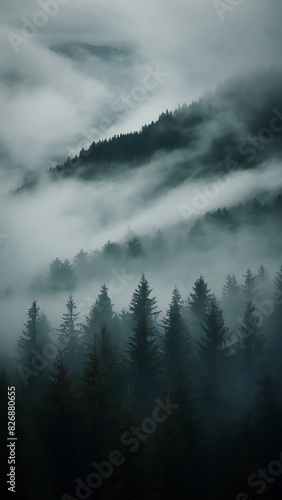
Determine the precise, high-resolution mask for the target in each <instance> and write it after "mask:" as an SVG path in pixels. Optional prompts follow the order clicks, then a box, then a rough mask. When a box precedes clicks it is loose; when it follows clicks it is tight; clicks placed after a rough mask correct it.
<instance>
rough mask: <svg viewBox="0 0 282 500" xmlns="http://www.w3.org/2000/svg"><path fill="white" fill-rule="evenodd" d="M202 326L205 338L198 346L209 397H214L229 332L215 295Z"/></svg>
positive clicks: (198, 342)
mask: <svg viewBox="0 0 282 500" xmlns="http://www.w3.org/2000/svg"><path fill="white" fill-rule="evenodd" d="M201 326H202V330H203V331H204V333H205V336H204V337H201V340H200V341H197V345H198V349H199V354H200V356H201V358H202V362H203V368H204V370H205V373H206V377H207V382H206V384H205V386H206V391H207V396H209V397H213V396H214V395H215V392H216V387H217V385H218V381H219V373H220V368H221V361H222V360H223V347H224V343H225V341H226V337H227V335H228V332H229V330H228V328H227V327H226V326H225V323H224V318H223V311H222V309H221V308H220V305H219V302H218V300H217V299H216V297H215V296H214V295H213V296H212V297H211V301H210V306H209V309H208V311H207V313H206V315H205V318H204V322H203V323H202V325H201Z"/></svg>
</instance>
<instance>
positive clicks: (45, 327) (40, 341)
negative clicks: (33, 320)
mask: <svg viewBox="0 0 282 500" xmlns="http://www.w3.org/2000/svg"><path fill="white" fill-rule="evenodd" d="M51 332H52V327H51V323H50V321H49V320H48V318H47V316H46V314H44V312H42V313H41V314H39V317H38V324H37V333H38V334H37V346H38V348H39V349H40V352H42V349H43V348H44V347H45V346H46V345H47V344H50V342H51V338H50V333H51Z"/></svg>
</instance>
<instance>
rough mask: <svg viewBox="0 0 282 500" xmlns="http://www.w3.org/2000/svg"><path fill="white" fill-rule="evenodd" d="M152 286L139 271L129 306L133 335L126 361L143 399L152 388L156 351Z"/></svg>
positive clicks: (136, 389) (157, 360)
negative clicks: (136, 284)
mask: <svg viewBox="0 0 282 500" xmlns="http://www.w3.org/2000/svg"><path fill="white" fill-rule="evenodd" d="M151 293H152V289H150V287H149V283H148V281H147V280H146V278H145V275H144V274H142V277H141V280H140V283H139V284H138V287H137V289H136V290H135V292H134V293H133V297H132V300H131V303H130V306H129V310H130V316H131V325H132V331H133V335H132V336H131V337H130V339H129V342H128V346H129V349H128V362H129V367H130V371H131V374H132V381H133V385H134V391H135V394H136V396H138V397H139V398H140V399H142V400H143V402H146V398H147V395H148V394H149V393H152V392H154V385H155V383H156V377H157V372H158V368H159V355H158V347H157V343H156V340H157V330H156V319H157V317H158V315H159V312H158V311H157V301H156V298H155V297H150V295H151Z"/></svg>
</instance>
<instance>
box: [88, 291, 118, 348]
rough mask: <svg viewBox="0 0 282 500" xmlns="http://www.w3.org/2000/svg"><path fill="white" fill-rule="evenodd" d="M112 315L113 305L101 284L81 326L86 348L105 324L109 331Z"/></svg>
mask: <svg viewBox="0 0 282 500" xmlns="http://www.w3.org/2000/svg"><path fill="white" fill-rule="evenodd" d="M113 314H114V313H113V304H112V301H111V298H110V297H109V294H108V288H107V287H106V285H105V284H103V285H102V286H101V290H100V293H99V295H98V297H97V299H96V300H95V303H94V304H93V305H92V307H91V309H90V313H89V316H87V317H86V324H85V325H83V330H84V335H83V342H84V344H85V346H86V347H87V346H89V345H90V344H92V342H93V339H94V336H95V335H97V334H99V332H100V330H101V326H102V325H104V324H105V325H106V327H107V328H109V329H111V327H112V324H113Z"/></svg>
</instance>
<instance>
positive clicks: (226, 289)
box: [222, 274, 242, 331]
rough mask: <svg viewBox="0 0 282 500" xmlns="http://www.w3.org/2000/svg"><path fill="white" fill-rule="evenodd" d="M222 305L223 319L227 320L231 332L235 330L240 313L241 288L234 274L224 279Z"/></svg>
mask: <svg viewBox="0 0 282 500" xmlns="http://www.w3.org/2000/svg"><path fill="white" fill-rule="evenodd" d="M222 304H223V309H224V314H225V317H226V318H227V319H228V325H229V326H230V328H231V330H232V331H233V330H235V329H236V328H237V322H238V316H239V315H240V312H241V305H242V304H241V288H240V285H238V282H237V279H236V277H235V276H234V274H233V275H232V276H231V275H230V274H229V275H228V276H227V278H226V282H225V285H223V288H222Z"/></svg>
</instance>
